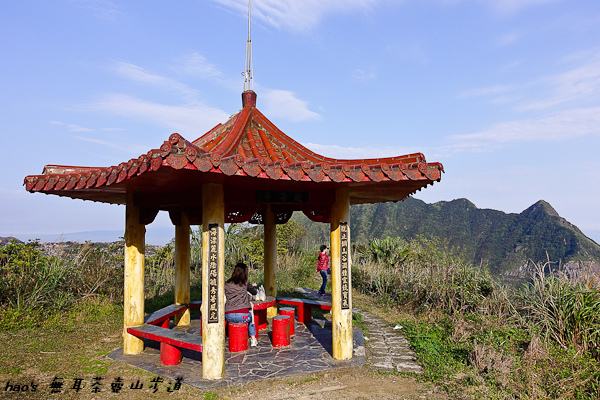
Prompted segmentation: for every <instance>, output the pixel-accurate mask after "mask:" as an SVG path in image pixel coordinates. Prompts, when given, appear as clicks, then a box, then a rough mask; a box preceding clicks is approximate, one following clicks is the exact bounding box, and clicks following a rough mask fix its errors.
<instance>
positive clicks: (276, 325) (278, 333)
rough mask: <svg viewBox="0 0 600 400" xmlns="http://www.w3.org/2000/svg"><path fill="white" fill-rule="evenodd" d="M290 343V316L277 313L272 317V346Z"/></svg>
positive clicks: (283, 345) (282, 345)
mask: <svg viewBox="0 0 600 400" xmlns="http://www.w3.org/2000/svg"><path fill="white" fill-rule="evenodd" d="M289 345H290V317H289V315H278V316H276V317H273V347H285V346H289Z"/></svg>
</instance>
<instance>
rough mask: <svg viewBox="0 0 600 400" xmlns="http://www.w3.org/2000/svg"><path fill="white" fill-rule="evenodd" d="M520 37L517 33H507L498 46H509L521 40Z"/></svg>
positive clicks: (500, 39)
mask: <svg viewBox="0 0 600 400" xmlns="http://www.w3.org/2000/svg"><path fill="white" fill-rule="evenodd" d="M520 37H521V35H519V34H518V33H517V32H507V33H505V34H503V35H500V37H499V38H498V45H499V46H501V47H503V46H508V45H510V44H513V43H514V42H516V41H517V40H519V39H520Z"/></svg>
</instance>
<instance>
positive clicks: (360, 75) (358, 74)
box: [352, 68, 377, 82]
mask: <svg viewBox="0 0 600 400" xmlns="http://www.w3.org/2000/svg"><path fill="white" fill-rule="evenodd" d="M376 78H377V74H376V73H375V72H373V71H365V70H364V69H361V68H357V69H355V70H354V72H353V73H352V79H354V80H355V81H358V82H370V81H372V80H374V79H376Z"/></svg>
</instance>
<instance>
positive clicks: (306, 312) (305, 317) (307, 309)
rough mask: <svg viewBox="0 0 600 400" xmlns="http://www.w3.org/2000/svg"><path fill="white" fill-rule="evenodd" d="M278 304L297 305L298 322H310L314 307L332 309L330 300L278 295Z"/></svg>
mask: <svg viewBox="0 0 600 400" xmlns="http://www.w3.org/2000/svg"><path fill="white" fill-rule="evenodd" d="M277 304H285V305H289V306H296V315H297V318H298V322H301V323H304V324H308V323H310V322H311V321H312V309H313V308H317V309H320V310H331V303H330V302H328V301H319V300H310V299H294V298H290V297H278V298H277Z"/></svg>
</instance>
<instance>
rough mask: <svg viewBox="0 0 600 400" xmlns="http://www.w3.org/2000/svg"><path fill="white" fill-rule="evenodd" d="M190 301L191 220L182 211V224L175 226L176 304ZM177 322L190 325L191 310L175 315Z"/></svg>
mask: <svg viewBox="0 0 600 400" xmlns="http://www.w3.org/2000/svg"><path fill="white" fill-rule="evenodd" d="M189 302H190V222H189V220H188V218H187V216H186V215H185V213H184V212H182V213H181V225H179V226H175V304H187V303H189ZM175 324H177V325H189V324H190V310H189V309H187V310H185V311H183V312H181V313H179V314H177V315H175Z"/></svg>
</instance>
